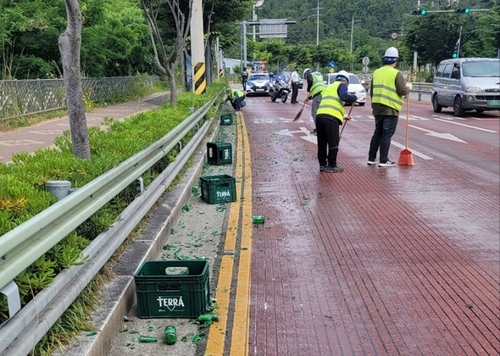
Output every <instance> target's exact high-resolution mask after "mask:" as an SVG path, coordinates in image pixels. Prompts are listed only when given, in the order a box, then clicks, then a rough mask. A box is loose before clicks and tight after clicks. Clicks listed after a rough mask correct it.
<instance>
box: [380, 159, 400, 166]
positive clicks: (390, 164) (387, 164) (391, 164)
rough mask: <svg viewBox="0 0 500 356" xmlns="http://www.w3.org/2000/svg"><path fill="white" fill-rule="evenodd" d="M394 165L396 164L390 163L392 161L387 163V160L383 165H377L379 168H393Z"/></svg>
mask: <svg viewBox="0 0 500 356" xmlns="http://www.w3.org/2000/svg"><path fill="white" fill-rule="evenodd" d="M395 165H396V162H392V161H389V160H387V162H384V163H382V162H380V163H379V164H378V166H379V167H393V166H395Z"/></svg>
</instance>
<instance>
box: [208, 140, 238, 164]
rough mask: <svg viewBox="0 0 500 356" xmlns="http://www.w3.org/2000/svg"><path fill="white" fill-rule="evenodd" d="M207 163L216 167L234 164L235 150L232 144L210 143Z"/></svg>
mask: <svg viewBox="0 0 500 356" xmlns="http://www.w3.org/2000/svg"><path fill="white" fill-rule="evenodd" d="M207 162H208V163H209V164H215V165H221V164H231V163H233V149H232V146H231V144H230V143H225V142H208V143H207Z"/></svg>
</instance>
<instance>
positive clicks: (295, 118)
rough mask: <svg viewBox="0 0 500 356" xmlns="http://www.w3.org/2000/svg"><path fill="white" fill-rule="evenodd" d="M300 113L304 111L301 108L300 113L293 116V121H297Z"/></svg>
mask: <svg viewBox="0 0 500 356" xmlns="http://www.w3.org/2000/svg"><path fill="white" fill-rule="evenodd" d="M302 111H304V107H302V108H301V109H300V111H299V112H298V113H297V115H295V117H294V118H293V121H297V120H298V119H299V117H300V115H302Z"/></svg>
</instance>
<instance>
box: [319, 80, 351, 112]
mask: <svg viewBox="0 0 500 356" xmlns="http://www.w3.org/2000/svg"><path fill="white" fill-rule="evenodd" d="M340 84H342V82H340V81H337V82H335V83H333V84H331V85H329V86H327V87H326V89H325V90H323V92H322V93H321V103H320V104H319V108H318V111H317V112H316V115H320V114H324V115H330V116H333V117H335V118H337V119H339V120H340V122H343V121H344V115H345V109H344V102H343V101H342V99H340V96H339V86H340Z"/></svg>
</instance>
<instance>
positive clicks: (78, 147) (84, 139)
mask: <svg viewBox="0 0 500 356" xmlns="http://www.w3.org/2000/svg"><path fill="white" fill-rule="evenodd" d="M65 2H66V14H67V17H68V25H67V27H66V30H65V31H64V32H63V33H62V34H61V36H60V37H59V51H60V52H61V60H62V66H63V77H64V89H65V92H66V105H67V107H68V116H69V127H70V132H71V142H72V143H73V154H74V155H75V156H76V157H78V158H81V159H90V145H89V136H88V129H87V120H86V118H85V108H84V104H83V94H82V84H81V81H80V47H81V42H82V36H81V33H82V22H83V19H82V13H81V11H80V5H79V4H78V0H65Z"/></svg>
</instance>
